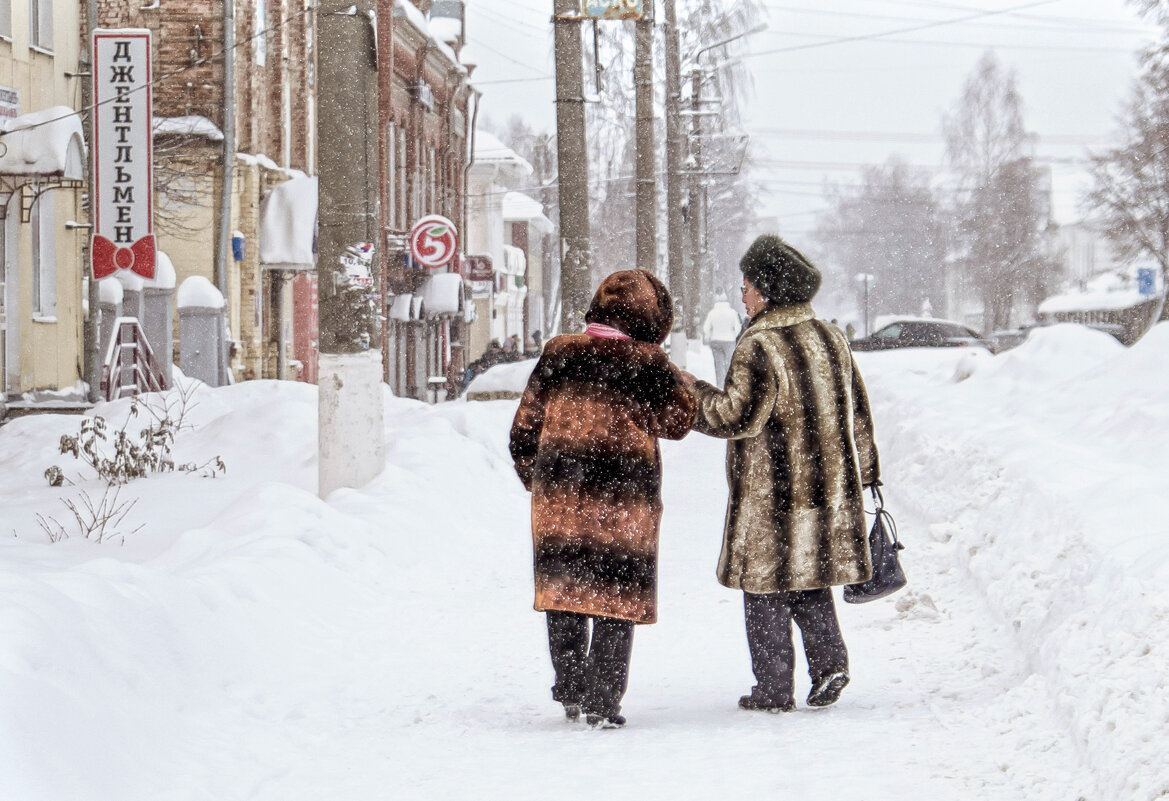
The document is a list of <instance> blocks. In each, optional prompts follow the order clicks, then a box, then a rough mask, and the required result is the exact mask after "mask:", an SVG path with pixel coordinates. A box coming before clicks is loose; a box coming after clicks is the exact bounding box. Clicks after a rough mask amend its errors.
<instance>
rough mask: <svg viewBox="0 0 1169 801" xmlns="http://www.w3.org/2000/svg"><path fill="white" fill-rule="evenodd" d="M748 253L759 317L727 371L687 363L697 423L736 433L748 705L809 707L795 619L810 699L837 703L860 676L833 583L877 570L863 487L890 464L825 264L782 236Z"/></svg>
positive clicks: (733, 582) (735, 536) (731, 506)
mask: <svg viewBox="0 0 1169 801" xmlns="http://www.w3.org/2000/svg"><path fill="white" fill-rule="evenodd" d="M739 266H740V268H741V269H742V271H743V288H742V292H743V302H744V304H745V305H746V307H747V314H748V315H749V316H750V318H751V319H750V322H749V323H748V324H747V327H746V330H745V331H744V333H743V335H742V337H740V339H739V343H738V345H737V346H736V348H735V352H734V355H733V356H732V358H731V366H730V370H729V372H728V375H727V380H726V384H725V386H724V388H722V389H720V388H718V387H714V386H711V385H710V384H707V383H705V382H703V381H697V380H696V379H695V378H694V377H693V376H691V375H689V374H686V376H685V380H686V381H687V383H688V385H690V387H691V390H692V391H693V392H694V395H695V397H696V399H697V401H698V416H697V420H696V423H695V429H696V430H697V431H701V432H702V433H704V434H708V435H710V436H712V437H720V438H723V439H727V440H729V442H728V443H727V480H728V483H729V485H730V496H729V500H728V508H727V516H726V526H725V530H724V533H723V547H722V552H721V554H720V556H719V563H718V572H717V575H718V580H719V581H720V582H721V583H722V584H723V585H725V586H727V587H730V588H732V589H737V590H742V591H743V602H744V608H745V615H746V623H747V644H748V646H749V648H750V652H751V667H752V670H753V671H754V674H755V680H756V684H755V686H754V687H753V688H752V690H751V692H750V693H749V694H748V695H744V696H743V697H742V698H740V699H739V706H740V707H742V708H743V709H751V710H768V711H771V712H782V711H789V710H791V709H794V708H795V694H794V670H795V655H794V650H793V647H792V621H793V620H794V621H795V622H796V624H797V625H798V626H799V627H800V631H801V634H802V635H803V642H804V652H805V655H806V657H807V661H808V673H809V675H810V676H811V680H812V690H811V692H810V693H809V694H808V699H807V703H808V705H809V706H827V705H829V704H832V703H834V702H835V701H836V700H837V699H838V698H839V696H840V693H841V690H843V689H844V687H845V685H847V684H848V681H849V671H848V651H847V649H846V648H845V644H844V638H843V636H842V635H841V632H840V624H839V622H838V621H837V617H836V607H835V603H834V601H833V597H832V589H831V588H832V587H834V586H837V585H842V584H854V583H857V582H861V581H865V580H867V579H868V578H869V577H870V575H871V573H872V566H871V564H870V561H871V560H870V556H869V547H868V542H867V535H866V527H865V516H864V503H863V488H864V487H867V486H869V485H871V484H874V483H877V480H878V472H879V470H878V461H877V449H876V446H875V444H874V441H873V423H872V418H871V416H870V413H869V404H868V397H867V395H866V393H865V387H864V382H863V381H862V379H861V375H860V372H859V371H858V370H857V367H856V364H855V363H854V362H853V360H852V353H851V351H850V349H849V346H848V341H847V340H846V339H845V336H844V333H843V332H841V330H840V329H839V328H837V327H836V326H834V325H831V324H829V323H826V322H824V321H822V320H817V319H816V317H815V314H814V312H813V311H812V304H811V301H812V298H813V296H814V295H815V294H816V291H817V290H818V289H819V287H820V273H819V271H818V270H817V269H816V268H815V267H814V266H813V265H812V264H811V263H810V262H809V261H808V260H807V259H806V258H804V256H803V255H802V254H801V253H800V252H799V251H797V250H796V249H795V248H793V247H792V246H791V245H789V244H787V243H786V242H784V241H783V240H782V239H780V238H779V237H777V236H770V235H766V236H761V237H759V238H758V239H756V240H755V242H754V243H753V244H752V245H751V247H750V248H749V249H748V250H747V252H746V254H745V255H744V256H743V258H742V260H741V262H740V265H739Z"/></svg>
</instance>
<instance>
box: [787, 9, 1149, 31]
mask: <svg viewBox="0 0 1169 801" xmlns="http://www.w3.org/2000/svg"><path fill="white" fill-rule="evenodd" d="M765 6H766V7H767V8H768V9H771V10H776V11H785V12H790V13H796V14H807V15H813V16H830V17H846V18H850V19H873V20H888V21H897V22H936V21H937V20H930V19H927V18H924V17H905V16H894V15H890V14H865V13H860V12H855V11H828V10H825V9H820V8H807V7H803V6H783V5H773V4H771V3H765ZM931 7H939V6H931ZM946 7H948V8H954V9H960V10H966V11H976V10H979V9H975V8H973V7H970V6H946ZM1010 16H1016V17H1023V16H1024V15H1021V14H1011V15H1010ZM1028 18H1030V19H1034V20H1041V21H1043V22H1044V23H1047V24H1041V25H1026V24H1025V25H1019V24H1012V23H1002V22H971V23H970V27H972V28H975V27H976V28H1006V29H1009V30H1034V31H1047V32H1052V33H1056V32H1074V33H1082V34H1089V35H1103V36H1111V35H1113V34H1130V35H1131V34H1146V33H1148V32H1149V31H1148V29H1147V28H1145V27H1143V26H1140V25H1129V26H1125V27H1118V26H1115V27H1110V26H1107V25H1102V24H1101V22H1100V21H1099V20H1096V21H1092V20H1084V21H1081V22H1074V21H1070V20H1069V21H1062V20H1060V19H1058V18H1056V17H1039V16H1034V15H1031V16H1030V17H1028ZM768 33H770V34H772V35H782V34H780V32H779V31H769V32H768Z"/></svg>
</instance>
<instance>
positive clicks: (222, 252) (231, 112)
mask: <svg viewBox="0 0 1169 801" xmlns="http://www.w3.org/2000/svg"><path fill="white" fill-rule="evenodd" d="M91 2H92V0H91ZM222 170H223V179H222V180H221V181H220V182H219V230H218V232H217V233H218V236H217V237H216V240H215V286H216V287H217V288H218V289H219V291H220V292H222V293H223V296H224V297H225V298H226V297H228V294H227V259H228V254H229V253H231V196H232V179H233V178H234V173H235V6H234V0H223V167H222Z"/></svg>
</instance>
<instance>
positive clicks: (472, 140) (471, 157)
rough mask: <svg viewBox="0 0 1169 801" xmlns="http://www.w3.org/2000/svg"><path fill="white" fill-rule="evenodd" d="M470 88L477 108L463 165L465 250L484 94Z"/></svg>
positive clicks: (472, 119) (465, 248)
mask: <svg viewBox="0 0 1169 801" xmlns="http://www.w3.org/2000/svg"><path fill="white" fill-rule="evenodd" d="M470 89H471V98H470V99H471V100H474V101H475V110H474V111H473V112H471V132H470V133H471V135H470V136H469V137H467V139H468V141H469V142H470V150H471V153H470V155H469V156H468V157H467V165H466V166H465V167H463V250H464V251H465V250H467V244H466V243H467V234H468V230H467V207H468V206H469V205H470V203H468V202H467V200H468V198H469V197H470V195H469V193H468V192H467V189H468V184H467V181H468V180H469V176H470V174H471V168H472V167H474V166H475V126H476V124H477V123H478V121H479V98H480V97H482V96H483V93H482V92H480V91H479V90H478V89H476V88H475V87H474V86H472V87H470Z"/></svg>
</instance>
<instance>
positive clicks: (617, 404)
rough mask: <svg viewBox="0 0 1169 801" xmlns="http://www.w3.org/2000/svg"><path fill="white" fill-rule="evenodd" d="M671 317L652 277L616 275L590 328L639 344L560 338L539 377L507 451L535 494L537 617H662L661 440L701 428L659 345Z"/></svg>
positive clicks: (527, 393) (541, 363) (690, 400)
mask: <svg viewBox="0 0 1169 801" xmlns="http://www.w3.org/2000/svg"><path fill="white" fill-rule="evenodd" d="M672 318H673V315H672V312H671V310H670V302H669V295H668V294H666V292H665V288H664V287H662V286H661V284H660V282H658V281H657V279H656V278H653V276H651V275H650V274H649V273H645V272H642V271H636V270H627V271H624V272H620V273H614V274H613V275H611V276H609V278H607V279H606V280H605V281H604V282H603V283H602V285H601V289H600V290H598V293H597V298H596V299H594V302H593V307H592V308H591V309H590V311H589V315H588V317H587V318H586V319H588V320H589V321H590V322H597V323H604V324H606V325H610V326H612V327H614V328H618V329H620V330H622V331H625V332H627V333H630V334H632V335H633V338H631V339H604V338H599V337H595V336H590V335H589V334H576V335H570V336H560V337H555V338H554V339H552V340H550V341H549V342H548V344H547V346H546V347H545V349H544V353H543V355H542V356H541V357H540V360H539V362H538V363H537V364H536V367H535V369H534V370H533V372H532V377H531V379H530V381H529V382H528V386H527V389H526V390H525V392H524V395H523V398H522V400H521V401H520V407H519V410H518V411H517V412H516V416H515V421H514V423H513V424H512V429H511V453H512V457H513V459H514V460H515V467H516V472H517V473H518V474H519V477H520V479H521V480H522V481H523V482H524V486H525V487H527V488H528V489H529V490H531V492H532V539H533V545H534V551H535V554H534V567H535V584H536V600H535V608H536V609H537V610H541V611H543V610H561V611H568V612H580V613H583V614H588V615H601V616H604V617H613V618H620V619H623V620H632V621H634V622H635V623H653V622H654V621H655V620H656V619H657V548H658V524H659V521H660V520H661V514H662V501H661V456H660V453H659V450H658V443H657V440H658V438H659V437H666V438H668V439H681V438H682V437H684V436H685V435H686V433H687V431H689V429H690V427H691V425H692V424H693V421H694V400H693V397H692V396H691V395H690V394H689V393H688V392H687V391H686V390H685V389H684V388H683V387H682V385H681V383H680V377H679V375H678V372H677V370H676V369H675V368H674V367H673V365H671V364H670V362H669V360H668V359H667V357H666V354H665V353H664V352H663V351H662V350H661V348H660V347H658V344H657V343H659V342H661V341H662V340H664V339H665V337H666V335H667V334H668V333H669V330H670V324H671V322H672Z"/></svg>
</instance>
